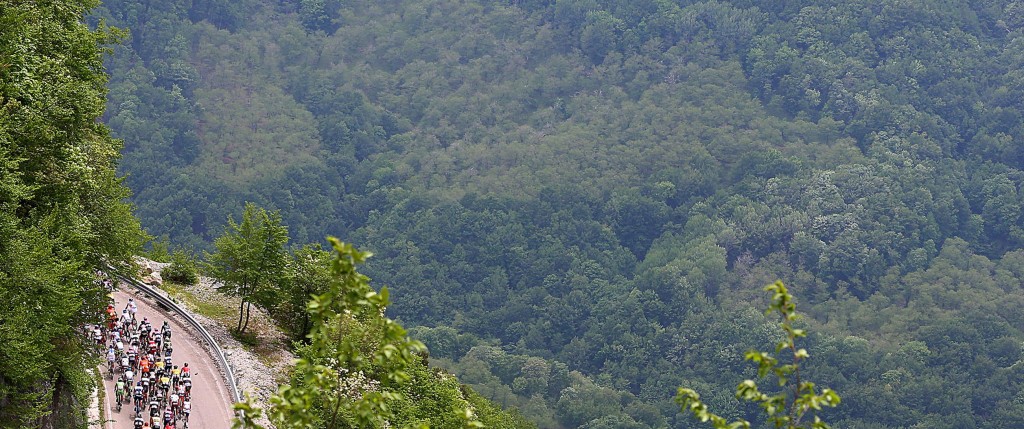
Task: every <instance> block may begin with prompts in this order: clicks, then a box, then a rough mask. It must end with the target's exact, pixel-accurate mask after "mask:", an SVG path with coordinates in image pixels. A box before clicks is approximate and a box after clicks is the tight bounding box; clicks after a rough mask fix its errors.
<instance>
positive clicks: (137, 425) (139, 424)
mask: <svg viewBox="0 0 1024 429" xmlns="http://www.w3.org/2000/svg"><path fill="white" fill-rule="evenodd" d="M144 423H145V422H144V421H143V420H142V417H140V416H135V422H134V423H133V426H135V429H142V428H143V425H144Z"/></svg>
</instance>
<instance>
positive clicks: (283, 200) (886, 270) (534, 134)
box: [94, 0, 1024, 429]
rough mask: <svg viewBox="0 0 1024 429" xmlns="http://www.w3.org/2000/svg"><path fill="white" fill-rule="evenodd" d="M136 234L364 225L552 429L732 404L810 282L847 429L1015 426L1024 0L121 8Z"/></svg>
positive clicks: (655, 418) (175, 236)
mask: <svg viewBox="0 0 1024 429" xmlns="http://www.w3.org/2000/svg"><path fill="white" fill-rule="evenodd" d="M94 17H95V18H104V19H105V20H106V22H108V23H110V24H112V25H117V26H120V27H124V28H128V29H130V32H131V35H130V37H129V38H128V39H127V40H126V42H125V43H124V44H123V45H120V46H115V47H114V55H113V56H112V57H110V59H109V61H108V63H107V67H108V70H109V71H110V73H111V74H112V77H111V81H110V84H109V85H110V92H109V94H108V98H109V102H110V105H109V108H108V110H107V112H106V114H105V116H104V121H105V123H107V124H109V126H110V127H111V128H112V129H113V130H114V134H115V136H116V137H119V138H122V139H124V142H125V146H124V151H123V161H122V164H121V165H122V168H123V171H124V172H125V173H127V174H128V177H127V180H126V184H127V185H128V186H129V187H130V188H131V189H132V190H133V192H134V195H133V197H132V201H133V202H134V204H135V205H136V206H137V207H138V209H137V213H138V215H139V217H140V218H141V220H142V223H143V225H144V226H145V227H146V228H147V230H148V231H149V232H150V233H152V234H154V235H162V236H167V237H168V238H169V240H170V241H171V242H172V243H174V245H175V246H179V247H182V248H187V247H193V248H196V249H207V250H208V249H211V248H212V247H211V243H212V241H213V239H214V238H215V237H216V236H217V235H218V234H219V233H220V231H221V230H222V226H223V224H224V219H226V218H227V216H228V214H230V213H236V214H237V213H240V212H241V211H242V208H243V206H244V205H245V202H246V201H254V202H256V203H257V204H259V205H261V206H263V207H268V208H271V209H275V210H279V211H280V214H281V217H282V220H283V222H284V223H285V224H287V225H288V226H289V235H290V237H291V239H292V242H296V243H304V242H315V241H318V240H319V239H320V238H321V237H323V236H324V235H325V234H333V235H337V236H339V237H344V238H345V240H346V241H348V242H354V243H358V244H360V246H362V247H366V248H368V249H370V250H372V251H373V252H374V253H375V254H376V255H377V256H376V257H375V258H374V259H373V260H372V261H371V262H370V263H369V264H368V265H367V266H366V268H365V272H367V273H368V274H369V275H370V276H371V277H372V278H373V279H374V282H375V283H377V284H386V285H388V286H389V287H390V288H391V290H392V292H393V296H394V303H393V305H392V306H391V307H390V308H389V314H390V315H392V317H395V318H397V319H399V320H400V321H402V322H403V324H405V325H406V326H410V327H414V328H412V329H411V332H412V334H413V335H415V336H416V337H418V338H420V339H421V340H423V341H424V342H425V343H426V344H427V346H428V347H429V348H430V351H431V357H432V359H433V361H434V363H435V364H437V365H440V366H443V367H445V368H447V369H449V370H450V371H452V372H454V373H455V374H456V375H458V377H459V380H460V381H462V382H464V383H467V384H469V385H471V386H472V387H473V388H474V389H475V390H476V391H478V392H479V393H480V394H481V395H483V396H485V397H488V398H490V399H492V400H495V401H497V402H498V403H500V404H502V405H506V406H516V407H518V408H519V409H520V410H521V411H522V412H523V414H524V415H526V416H527V417H528V418H530V419H531V420H533V421H534V422H536V423H538V424H539V425H540V426H541V427H545V428H577V427H580V428H588V429H597V428H662V427H672V428H686V427H697V426H698V425H699V423H698V422H696V421H694V420H692V419H691V418H690V417H688V416H686V415H684V414H683V413H682V412H681V411H680V409H679V406H678V404H675V403H674V402H673V401H672V396H673V394H674V392H675V388H676V387H678V386H680V385H687V386H691V387H694V388H695V389H696V390H699V391H701V392H704V394H705V397H704V400H705V401H706V402H708V403H709V405H710V406H712V407H713V408H714V409H715V410H719V412H721V413H722V414H723V415H724V416H726V417H728V418H730V419H733V418H737V417H744V418H748V419H752V420H755V421H757V420H756V416H757V411H758V410H757V408H756V406H750V405H749V404H743V403H741V402H739V401H737V400H736V399H735V398H734V397H733V396H732V392H734V391H735V382H736V380H739V379H742V378H745V377H750V376H751V369H750V368H749V367H748V366H747V365H745V364H744V362H743V360H742V355H743V352H744V351H745V350H747V349H749V348H758V349H768V348H771V347H772V345H773V344H774V343H775V342H776V341H777V339H778V337H779V335H780V333H779V332H778V330H777V329H775V328H773V325H772V324H771V323H769V322H768V320H766V319H765V317H764V315H763V314H762V313H761V311H760V309H762V308H763V307H764V305H763V302H762V299H763V298H762V294H761V292H760V291H761V287H762V286H763V285H765V284H767V283H770V282H772V281H774V280H775V279H782V280H784V281H785V282H786V284H788V285H790V288H791V289H790V290H791V291H792V292H793V293H794V294H795V295H796V296H797V299H798V300H799V302H800V308H801V309H802V310H803V311H805V312H806V313H807V314H808V316H809V317H808V318H807V319H805V320H804V322H805V324H806V325H807V326H808V327H809V328H812V331H813V332H815V334H814V335H812V336H811V337H810V338H808V343H809V344H808V349H809V350H810V352H811V354H812V355H813V356H814V359H812V360H811V361H809V363H808V365H809V366H808V367H807V368H806V369H805V370H806V371H807V372H808V373H809V374H811V376H812V377H813V378H814V379H815V380H816V381H818V382H819V383H820V384H822V385H824V386H828V387H831V388H833V389H835V390H836V391H838V392H840V393H841V394H842V395H843V403H842V405H841V406H840V407H838V408H836V409H834V410H829V411H828V412H827V413H825V416H826V417H827V419H828V420H829V421H831V422H834V423H835V424H836V425H837V426H841V427H858V428H910V427H929V428H1012V427H1021V426H1022V425H1024V394H1022V393H1021V392H1024V363H1022V362H1021V360H1022V344H1024V331H1022V330H1024V295H1022V293H1021V288H1022V287H1021V285H1022V283H1024V268H1022V267H1024V250H1022V245H1024V217H1022V206H1024V196H1022V195H1021V191H1022V190H1021V186H1022V182H1024V150H1022V149H1021V148H1024V125H1022V124H1024V121H1022V119H1024V104H1022V100H1024V73H1022V70H1024V54H1022V52H1024V3H1022V2H1019V1H1008V0H986V1H974V2H967V1H962V0H961V1H954V0H948V1H933V2H927V1H920V0H901V1H896V0H873V1H867V0H856V1H844V2H839V1H834V0H824V1H816V2H810V1H797V0H788V1H777V2H752V1H748V0H732V1H729V0H722V1H716V0H708V1H701V2H693V1H686V0H556V1H551V0H508V1H498V0H375V1H368V0H347V1H342V0H275V1H271V0H240V1H231V0H203V1H200V0H193V1H187V0H161V1H155V0H109V1H107V2H106V3H105V4H104V5H103V6H102V7H100V8H99V9H97V10H96V11H95V13H94Z"/></svg>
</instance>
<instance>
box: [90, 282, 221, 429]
mask: <svg viewBox="0 0 1024 429" xmlns="http://www.w3.org/2000/svg"><path fill="white" fill-rule="evenodd" d="M129 297H133V298H135V302H137V303H138V307H139V311H138V313H137V314H136V317H137V318H139V319H140V320H141V318H143V317H147V318H149V321H150V323H152V324H153V326H154V327H155V328H159V327H160V325H161V324H163V321H164V320H167V321H168V322H170V324H171V332H173V333H174V337H173V338H172V339H173V341H172V343H173V344H174V355H173V356H171V357H173V358H174V362H175V363H177V364H178V365H181V364H183V363H185V362H188V366H189V368H190V369H191V373H192V415H191V417H189V425H188V427H189V428H193V429H228V428H230V427H231V418H232V416H233V414H232V412H231V404H232V400H231V393H230V392H229V391H228V388H227V386H225V383H226V381H224V377H222V376H221V375H220V373H219V372H218V370H217V363H216V361H215V360H214V359H213V356H211V355H210V353H209V351H208V347H207V346H206V345H205V343H203V342H202V341H201V340H197V339H195V338H194V337H192V336H191V335H189V334H188V332H189V330H188V328H186V327H185V326H184V324H183V323H181V322H179V321H178V320H176V319H175V318H174V317H169V316H167V315H166V314H165V313H164V312H162V311H158V310H157V309H156V308H155V307H156V305H155V304H151V303H150V302H148V301H146V300H140V299H139V298H137V297H135V296H134V295H131V294H128V293H126V292H122V291H117V292H115V293H114V301H115V308H117V311H118V312H119V313H120V311H121V309H123V308H124V306H125V303H127V302H128V298H129ZM102 369H103V374H104V379H103V384H104V387H105V390H106V401H105V403H104V404H103V406H104V407H105V408H106V415H107V418H108V419H110V420H113V421H112V422H108V423H107V424H106V425H105V426H104V429H132V419H133V418H134V416H133V415H132V414H133V410H132V406H131V404H125V405H124V406H123V408H122V409H121V412H115V411H114V410H115V408H114V406H115V405H114V402H115V400H114V381H113V380H108V379H106V364H104V365H103V366H102ZM143 414H144V415H143V418H145V417H146V416H148V414H149V413H148V412H144V413H143Z"/></svg>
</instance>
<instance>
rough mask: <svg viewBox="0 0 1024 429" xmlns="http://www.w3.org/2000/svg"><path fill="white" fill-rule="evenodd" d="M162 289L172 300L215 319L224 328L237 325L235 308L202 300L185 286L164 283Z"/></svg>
mask: <svg viewBox="0 0 1024 429" xmlns="http://www.w3.org/2000/svg"><path fill="white" fill-rule="evenodd" d="M160 288H161V289H163V290H164V291H165V292H167V294H168V295H170V296H171V298H174V300H175V301H178V302H181V303H183V304H185V306H186V307H188V309H189V310H192V311H194V312H196V313H198V314H200V315H202V316H205V317H208V318H210V319H213V320H215V321H217V322H218V323H220V324H222V325H224V326H233V325H234V323H235V317H236V316H237V314H238V313H236V309H235V308H234V306H231V305H226V304H224V303H222V302H212V301H210V300H204V299H200V298H199V297H197V296H196V295H195V294H194V293H192V292H190V291H189V290H187V289H186V288H185V286H182V285H180V284H177V283H173V282H164V284H163V285H162V286H161V287H160Z"/></svg>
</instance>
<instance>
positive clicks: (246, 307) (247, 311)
mask: <svg viewBox="0 0 1024 429" xmlns="http://www.w3.org/2000/svg"><path fill="white" fill-rule="evenodd" d="M250 311H252V303H251V302H248V303H246V306H245V325H243V326H242V332H245V330H246V328H248V327H249V312H250Z"/></svg>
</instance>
